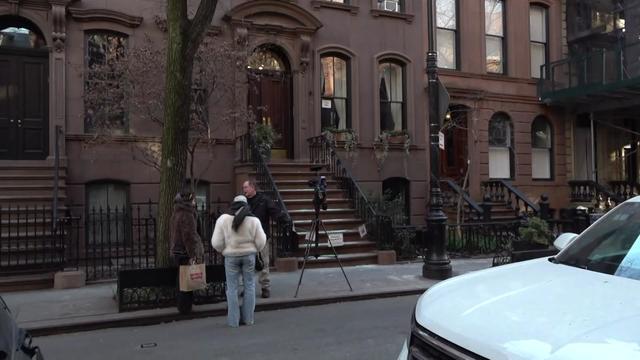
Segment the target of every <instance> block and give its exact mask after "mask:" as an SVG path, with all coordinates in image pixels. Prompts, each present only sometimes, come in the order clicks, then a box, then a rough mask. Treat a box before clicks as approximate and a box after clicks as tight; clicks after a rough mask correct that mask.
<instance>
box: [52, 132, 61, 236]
mask: <svg viewBox="0 0 640 360" xmlns="http://www.w3.org/2000/svg"><path fill="white" fill-rule="evenodd" d="M61 135H62V126H60V125H56V145H55V149H54V156H55V158H54V164H55V165H54V173H53V205H52V209H51V210H52V218H51V220H52V221H51V230H52V231H53V232H55V231H56V230H57V228H58V191H59V189H58V182H59V181H60V180H59V179H60V175H59V173H60V136H61Z"/></svg>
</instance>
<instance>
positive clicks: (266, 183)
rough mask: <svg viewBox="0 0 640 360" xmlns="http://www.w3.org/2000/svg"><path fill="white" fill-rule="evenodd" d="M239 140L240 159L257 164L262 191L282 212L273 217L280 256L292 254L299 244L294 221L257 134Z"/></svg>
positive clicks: (243, 136) (257, 175) (241, 137)
mask: <svg viewBox="0 0 640 360" xmlns="http://www.w3.org/2000/svg"><path fill="white" fill-rule="evenodd" d="M237 140H238V141H239V143H240V144H241V151H242V153H241V155H240V161H242V162H252V163H253V164H254V165H255V169H256V181H257V182H258V184H259V185H260V188H261V189H262V191H264V192H267V193H269V195H270V196H271V198H272V200H275V202H276V204H277V206H278V207H279V209H280V213H281V214H282V215H281V217H280V218H278V219H272V221H274V222H275V223H272V227H273V225H275V229H276V232H277V233H276V234H272V236H274V237H275V238H276V241H277V249H278V256H282V257H285V256H290V255H291V254H292V253H293V251H294V250H295V249H296V245H297V243H296V242H295V241H294V240H297V239H295V236H294V234H293V221H292V219H291V215H289V211H288V210H287V206H286V205H285V204H284V200H283V199H282V196H281V195H280V191H279V190H278V186H277V185H276V182H275V180H274V179H273V175H272V174H271V170H270V169H269V166H267V162H266V160H265V158H264V156H263V155H262V154H261V153H260V150H259V148H258V144H257V141H256V137H255V134H253V133H251V132H249V133H247V134H245V135H242V136H240V137H239V139H237Z"/></svg>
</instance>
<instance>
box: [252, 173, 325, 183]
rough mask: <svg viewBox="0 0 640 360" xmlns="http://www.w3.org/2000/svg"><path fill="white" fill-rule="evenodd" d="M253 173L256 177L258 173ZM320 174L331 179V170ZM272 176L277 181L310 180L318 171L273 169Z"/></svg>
mask: <svg viewBox="0 0 640 360" xmlns="http://www.w3.org/2000/svg"><path fill="white" fill-rule="evenodd" d="M251 175H252V176H253V177H255V176H256V173H251ZM318 175H320V176H325V177H326V178H327V180H329V179H331V173H330V172H319V173H318ZM271 176H273V179H274V180H275V181H276V182H278V181H281V180H300V181H309V180H311V179H315V178H316V177H317V175H316V173H315V172H311V171H307V172H305V171H279V170H272V171H271Z"/></svg>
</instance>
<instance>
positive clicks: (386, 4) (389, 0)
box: [382, 0, 400, 12]
mask: <svg viewBox="0 0 640 360" xmlns="http://www.w3.org/2000/svg"><path fill="white" fill-rule="evenodd" d="M382 5H383V9H385V10H387V11H395V12H400V4H399V3H398V1H397V0H384V1H383V2H382Z"/></svg>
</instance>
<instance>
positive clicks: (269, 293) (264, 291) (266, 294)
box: [262, 288, 271, 299]
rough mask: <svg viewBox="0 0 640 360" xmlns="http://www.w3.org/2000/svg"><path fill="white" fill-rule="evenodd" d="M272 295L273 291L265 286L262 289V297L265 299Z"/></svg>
mask: <svg viewBox="0 0 640 360" xmlns="http://www.w3.org/2000/svg"><path fill="white" fill-rule="evenodd" d="M269 297H271V291H269V289H266V288H263V289H262V298H263V299H267V298H269Z"/></svg>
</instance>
